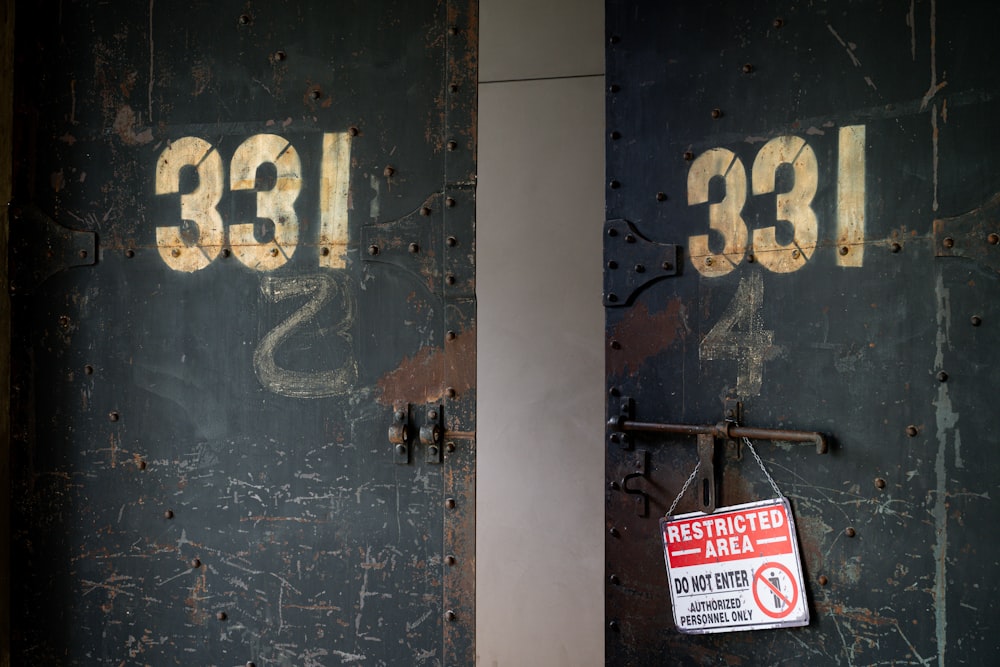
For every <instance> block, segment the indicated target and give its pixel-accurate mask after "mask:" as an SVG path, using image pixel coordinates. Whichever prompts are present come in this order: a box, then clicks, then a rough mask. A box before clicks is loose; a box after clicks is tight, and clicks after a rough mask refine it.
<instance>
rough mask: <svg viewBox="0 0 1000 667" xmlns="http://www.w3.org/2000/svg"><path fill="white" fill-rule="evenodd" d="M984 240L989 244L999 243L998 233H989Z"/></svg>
mask: <svg viewBox="0 0 1000 667" xmlns="http://www.w3.org/2000/svg"><path fill="white" fill-rule="evenodd" d="M986 240H987V241H989V243H990V245H996V244H998V243H1000V234H990V235H989V236H987V237H986Z"/></svg>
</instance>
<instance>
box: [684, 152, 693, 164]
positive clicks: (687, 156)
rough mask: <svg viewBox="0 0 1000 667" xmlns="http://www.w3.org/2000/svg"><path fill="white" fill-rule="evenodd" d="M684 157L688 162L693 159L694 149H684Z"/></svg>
mask: <svg viewBox="0 0 1000 667" xmlns="http://www.w3.org/2000/svg"><path fill="white" fill-rule="evenodd" d="M684 159H685V160H687V161H688V162H690V161H691V160H693V159H694V151H684Z"/></svg>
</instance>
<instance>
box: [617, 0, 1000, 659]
mask: <svg viewBox="0 0 1000 667" xmlns="http://www.w3.org/2000/svg"><path fill="white" fill-rule="evenodd" d="M998 22H1000V6H998V5H995V4H989V3H971V2H969V3H960V2H955V3H945V2H935V1H934V0H909V1H904V2H896V3H892V2H877V1H870V2H852V3H843V2H833V1H831V2H814V3H785V2H763V3H761V2H755V3H745V2H726V3H722V5H721V6H720V5H719V3H703V2H680V3H677V2H672V3H654V2H628V1H625V0H609V1H608V3H607V31H608V39H609V42H608V46H607V76H608V84H609V88H608V94H607V122H608V140H607V164H608V172H607V173H608V191H607V219H608V222H607V224H606V227H605V234H606V235H605V248H606V251H605V293H604V303H605V306H606V314H607V342H608V349H607V380H608V383H607V390H608V392H609V397H608V404H609V409H608V418H609V426H608V433H607V435H608V442H607V447H608V449H607V452H608V454H607V469H606V473H607V479H606V482H607V484H608V489H607V491H606V493H607V531H608V532H607V546H606V566H607V584H606V586H607V589H606V593H607V594H606V617H607V624H608V630H607V662H608V664H613V665H662V664H692V665H714V664H727V665H802V664H817V665H820V664H823V665H827V664H830V665H871V664H898V665H902V664H921V665H942V666H943V665H958V664H969V665H973V664H985V663H987V662H990V661H992V660H994V659H995V658H993V656H994V655H995V653H996V650H997V647H998V644H1000V636H998V634H997V632H996V623H995V618H996V616H997V611H998V606H1000V603H998V598H1000V595H998V594H1000V586H998V584H997V581H996V577H995V571H996V563H997V558H998V555H997V554H998V549H1000V542H998V540H997V538H996V536H995V530H994V527H995V526H996V525H997V523H998V522H1000V508H998V506H997V504H996V496H997V492H998V488H997V485H998V479H1000V462H998V460H997V458H996V457H995V456H994V451H993V450H994V449H995V444H996V440H997V438H996V417H995V410H994V409H993V406H992V400H993V398H994V397H995V396H996V395H997V393H998V392H1000V379H998V375H997V373H996V372H995V369H994V366H995V363H996V359H997V353H996V342H997V340H998V337H997V331H998V326H1000V278H998V276H997V271H998V270H1000V261H998V260H1000V256H998V255H997V253H998V252H1000V249H998V248H1000V245H998V239H1000V236H998V234H1000V222H998V221H1000V203H998V199H997V194H998V193H1000V169H998V167H997V162H996V161H997V157H996V156H997V155H1000V130H998V128H997V124H996V118H997V117H998V114H1000V73H998V70H997V67H996V60H997V57H998V56H1000V52H998V50H997V41H996V38H995V36H994V35H993V34H992V32H993V30H994V27H995V26H996V25H997V23H998ZM663 425H668V426H663ZM741 428H742V429H757V430H756V431H748V432H749V433H750V434H751V438H752V440H753V442H754V443H755V445H756V449H757V451H758V452H759V453H760V454H761V455H762V458H763V459H764V463H765V465H766V466H767V469H768V470H769V472H770V473H771V474H772V475H773V477H774V479H775V482H776V483H777V485H778V486H779V487H780V490H781V492H782V493H784V495H786V496H787V497H788V498H789V499H790V500H791V503H792V508H793V511H794V517H795V520H796V522H797V525H798V531H799V533H798V542H799V545H800V548H801V552H802V555H803V568H804V579H805V585H804V590H803V591H802V594H804V595H805V596H806V597H807V600H808V605H809V610H810V612H811V614H810V615H811V620H810V622H809V624H808V625H807V626H805V627H800V628H783V629H770V630H758V631H752V632H723V633H713V634H680V633H679V632H678V631H677V629H676V628H675V624H674V615H673V611H674V610H673V609H672V607H671V601H670V593H669V587H668V580H667V576H666V571H665V566H664V549H663V545H662V541H661V540H662V538H661V535H660V529H659V525H658V522H657V519H658V518H659V517H661V516H663V515H664V514H665V513H666V512H667V511H668V509H669V507H670V505H671V503H672V501H673V500H674V498H675V497H676V496H677V494H678V493H679V491H680V490H681V489H682V486H683V484H684V482H685V480H686V479H687V478H688V476H689V475H690V474H691V473H692V471H693V470H694V468H695V466H696V464H697V463H698V462H699V461H701V462H702V464H703V465H702V467H701V468H700V470H699V473H698V474H697V475H696V476H695V479H694V484H693V485H692V486H693V488H691V489H689V490H688V492H687V493H686V494H685V495H684V496H683V497H682V498H681V499H680V502H679V504H678V506H677V512H678V513H683V512H692V511H698V510H700V509H701V508H702V507H703V505H704V504H709V505H711V504H713V501H714V504H716V505H717V506H718V507H723V506H731V505H735V504H739V503H744V502H749V501H754V500H762V499H766V498H771V497H773V496H774V495H775V492H774V490H773V489H772V488H771V485H770V484H769V483H768V481H767V479H766V478H765V476H764V473H763V472H762V471H761V469H760V467H759V466H758V465H757V464H756V462H755V461H754V459H753V457H752V456H750V455H749V454H748V452H747V449H746V447H745V446H741V445H742V440H741V438H739V437H736V436H738V435H740V433H741V431H739V429H741ZM773 430H783V431H795V432H799V433H773V432H770V431H773ZM699 434H700V438H699ZM815 434H818V435H815ZM820 436H822V437H820ZM800 441H804V442H800ZM824 443H825V446H826V447H827V448H828V451H827V452H826V453H825V454H819V453H817V450H818V449H819V450H822V449H823V448H824ZM699 450H700V451H699ZM709 466H714V473H712V472H707V470H706V469H707V467H709ZM713 491H716V492H717V495H715V496H714V497H713V495H712V492H713ZM680 611H681V612H682V613H684V612H686V611H690V610H683V609H682V610H680Z"/></svg>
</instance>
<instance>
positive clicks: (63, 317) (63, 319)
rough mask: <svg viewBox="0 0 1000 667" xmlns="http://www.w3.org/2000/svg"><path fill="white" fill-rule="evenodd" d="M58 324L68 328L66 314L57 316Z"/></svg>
mask: <svg viewBox="0 0 1000 667" xmlns="http://www.w3.org/2000/svg"><path fill="white" fill-rule="evenodd" d="M59 326H60V327H62V328H63V329H68V328H69V317H68V316H66V315H60V316H59Z"/></svg>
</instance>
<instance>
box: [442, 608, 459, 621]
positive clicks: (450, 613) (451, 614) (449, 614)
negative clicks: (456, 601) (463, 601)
mask: <svg viewBox="0 0 1000 667" xmlns="http://www.w3.org/2000/svg"><path fill="white" fill-rule="evenodd" d="M444 618H445V620H446V621H448V622H449V623H451V622H454V621H455V619H457V618H458V614H456V613H455V612H453V611H452V610H451V609H449V610H448V611H446V612H445V613H444Z"/></svg>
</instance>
